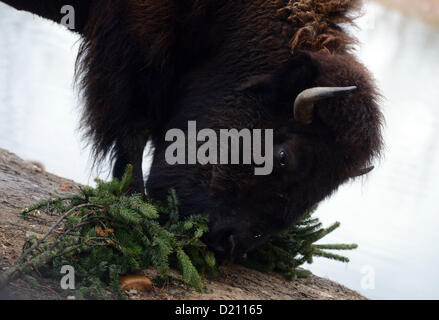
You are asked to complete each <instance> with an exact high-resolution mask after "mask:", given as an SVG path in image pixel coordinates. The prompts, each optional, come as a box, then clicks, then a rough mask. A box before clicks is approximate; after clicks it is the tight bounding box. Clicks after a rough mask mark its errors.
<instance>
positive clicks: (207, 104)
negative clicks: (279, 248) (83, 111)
mask: <svg viewBox="0 0 439 320" xmlns="http://www.w3.org/2000/svg"><path fill="white" fill-rule="evenodd" d="M256 2H257V3H254V2H253V4H247V5H246V7H245V10H243V8H242V7H240V6H239V5H238V4H236V2H234V3H233V4H232V3H229V4H228V5H226V6H225V7H223V8H222V10H223V11H224V12H227V13H228V16H227V18H225V17H222V16H220V17H219V18H217V19H218V20H215V19H212V21H210V23H211V24H212V23H213V27H211V29H210V30H211V32H214V34H215V35H216V37H215V41H214V42H212V46H213V47H212V48H211V50H212V51H211V52H210V54H209V55H208V58H206V59H205V60H203V61H202V62H200V63H199V64H197V65H196V66H194V67H193V68H191V69H190V70H188V71H187V72H186V73H185V74H184V75H182V77H181V78H180V80H179V83H178V86H177V87H176V89H175V91H174V94H173V96H174V99H173V100H174V102H173V108H174V110H175V114H174V115H173V117H172V118H171V119H170V121H169V122H168V123H167V125H166V126H165V130H163V134H164V133H165V132H166V131H167V130H169V129H172V128H179V129H181V130H183V131H185V130H186V131H187V124H188V121H193V120H195V121H197V125H198V129H199V130H202V129H205V128H213V129H215V130H216V131H219V130H220V129H223V128H227V129H231V128H235V129H238V130H241V129H245V128H247V129H273V134H274V138H273V158H274V159H273V160H274V167H273V171H272V173H271V174H270V175H266V176H257V175H255V174H254V166H255V164H253V165H242V164H241V165H221V164H211V163H209V164H205V165H201V164H197V165H177V166H172V165H169V164H168V163H167V162H166V161H165V154H166V149H167V147H168V146H169V143H163V141H164V140H165V139H164V135H163V134H162V136H161V137H160V139H159V142H158V143H156V144H155V154H154V162H153V166H152V169H151V173H150V176H149V179H148V183H147V190H149V192H151V194H152V195H153V196H154V197H158V198H160V197H162V195H164V194H166V190H168V189H169V188H175V189H176V190H177V194H178V195H179V197H180V205H181V212H182V213H183V214H195V213H208V214H209V217H210V233H209V234H208V236H207V237H206V239H205V240H206V242H207V243H208V245H209V246H210V247H211V248H213V249H214V250H215V251H216V252H217V253H220V254H222V255H224V256H226V257H230V256H235V255H239V254H242V253H244V252H246V251H248V250H250V249H252V248H253V247H254V246H256V245H257V244H259V243H261V242H262V241H264V240H266V239H267V238H268V237H270V235H272V234H274V233H276V232H279V231H281V230H285V229H286V228H288V227H290V226H291V225H292V224H293V223H295V221H297V219H298V218H300V216H301V215H303V214H304V213H305V212H306V211H307V210H310V209H311V208H312V207H313V206H315V205H316V204H317V203H318V202H320V201H321V200H323V199H324V198H326V197H327V196H329V195H331V194H332V193H333V192H334V191H335V190H336V189H337V188H338V186H340V185H341V184H343V183H344V182H346V181H348V180H350V179H353V178H355V177H358V176H361V175H363V174H366V173H368V172H369V171H370V170H371V162H372V160H373V159H374V157H376V156H378V155H379V152H380V150H381V146H382V140H381V123H382V114H381V113H380V111H379V107H378V105H377V98H378V94H377V90H376V89H375V85H374V82H373V80H372V79H371V76H370V74H369V72H368V71H367V70H366V68H365V67H364V66H363V65H361V64H360V63H359V62H358V61H357V59H356V57H355V56H354V55H353V54H351V53H350V47H349V45H350V44H351V43H353V39H351V38H350V37H349V36H348V35H347V34H346V33H345V32H344V31H343V29H342V28H341V27H340V25H339V23H342V22H349V21H350V18H349V17H348V12H349V11H350V10H351V9H353V8H354V5H355V4H357V2H356V1H293V2H288V1H278V2H276V1H256ZM275 2H276V3H277V5H279V6H280V5H281V3H282V5H284V4H285V2H288V3H289V4H288V5H286V7H281V8H274V6H275V4H274V3H275ZM274 12H276V13H277V14H278V15H279V16H277V18H278V19H275V18H273V14H274ZM215 22H216V23H220V27H218V25H216V24H215ZM220 37H222V38H220ZM215 45H216V46H215ZM262 145H264V143H262ZM188 147H189V146H188ZM243 148H244V146H243V145H241V151H244V152H245V150H242V149H243ZM247 151H249V150H247ZM250 152H251V150H250Z"/></svg>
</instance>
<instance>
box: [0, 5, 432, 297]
mask: <svg viewBox="0 0 439 320" xmlns="http://www.w3.org/2000/svg"><path fill="white" fill-rule="evenodd" d="M366 9H367V11H366V15H365V16H364V17H362V18H361V19H360V20H359V21H358V25H359V26H360V28H361V30H360V31H358V30H357V31H353V32H355V33H357V34H358V36H359V38H360V41H361V46H360V48H359V50H358V54H359V56H360V59H361V60H362V61H363V62H364V63H365V64H366V65H367V66H368V67H369V68H370V70H372V72H373V73H374V75H375V77H376V79H377V81H378V83H379V87H380V88H381V91H382V93H383V96H384V97H385V99H383V103H382V104H383V107H384V113H385V117H386V129H385V142H386V152H385V155H384V157H383V159H382V160H381V161H380V162H379V163H377V168H376V169H375V171H374V172H373V173H372V174H371V175H370V176H369V177H368V178H367V179H364V180H362V181H358V182H355V183H352V184H349V185H346V186H343V187H342V188H341V189H340V190H339V192H338V193H337V194H336V195H335V196H333V197H332V198H331V199H329V200H327V201H325V202H324V203H322V205H321V206H320V208H319V211H318V216H319V217H320V218H321V220H322V221H323V222H324V223H325V224H326V225H329V224H331V223H333V222H335V221H340V222H342V226H341V228H340V229H339V230H337V231H336V232H335V233H334V234H333V235H330V236H328V238H327V239H325V242H354V243H358V244H359V246H360V247H359V249H358V250H356V251H354V252H347V253H346V255H347V256H349V257H350V259H351V262H350V263H349V264H341V263H338V262H332V261H328V260H324V259H316V261H315V263H314V264H313V265H311V266H309V268H310V269H311V270H312V271H313V272H314V273H316V274H317V275H321V276H326V277H329V278H330V279H333V280H336V281H338V282H340V283H343V284H345V285H347V286H349V287H351V288H353V289H356V290H358V291H360V292H361V293H363V294H365V295H366V296H367V297H370V298H375V299H380V298H383V299H393V298H402V299H404V298H414V299H433V298H436V299H439V272H438V270H439V257H438V255H437V252H438V244H439V232H438V231H437V226H438V225H439V209H438V204H437V203H438V200H439V142H438V139H439V106H438V101H439V81H438V78H439V32H438V30H436V29H434V28H431V27H429V26H427V25H424V24H423V23H422V22H420V21H418V20H415V19H411V18H407V17H405V16H402V15H401V14H399V13H398V12H395V11H391V10H387V9H384V8H383V7H381V6H379V5H376V4H369V5H368V6H367V8H366ZM77 41H78V38H77V37H76V36H75V35H73V34H70V33H69V32H67V31H64V30H63V29H62V28H60V27H58V26H56V25H54V24H52V23H49V22H46V21H42V20H41V19H39V18H33V17H31V16H30V15H27V14H23V13H18V12H15V11H13V10H11V9H10V8H8V7H6V6H5V5H2V4H0V148H5V149H8V150H10V151H13V152H15V153H17V154H18V155H19V156H21V157H23V158H25V159H30V160H38V161H40V162H42V163H43V164H44V165H45V166H46V169H47V170H48V171H50V172H53V173H56V174H58V175H61V176H64V177H68V178H71V179H74V180H76V181H78V182H82V183H92V182H93V178H94V177H95V176H96V172H92V171H91V169H90V167H91V161H90V159H89V149H88V148H87V147H86V146H85V145H84V143H81V140H80V133H79V132H78V131H77V125H78V119H79V108H78V107H77V106H78V105H79V103H78V99H77V96H76V93H75V91H74V90H73V70H74V61H75V57H76V53H77V50H78V42H77ZM99 175H100V176H101V177H102V178H106V177H108V172H106V170H103V172H99Z"/></svg>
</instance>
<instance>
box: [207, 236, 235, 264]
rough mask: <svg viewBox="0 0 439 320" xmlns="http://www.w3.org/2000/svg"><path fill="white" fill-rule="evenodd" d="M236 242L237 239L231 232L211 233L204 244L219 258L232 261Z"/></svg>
mask: <svg viewBox="0 0 439 320" xmlns="http://www.w3.org/2000/svg"><path fill="white" fill-rule="evenodd" d="M236 240H237V237H236V236H235V235H234V234H233V233H232V232H224V231H220V232H211V233H209V235H208V238H207V241H206V244H207V245H208V247H209V248H210V249H212V250H213V251H214V252H215V253H216V254H217V255H218V256H219V257H221V258H224V259H231V260H232V259H233V257H234V255H235V249H236Z"/></svg>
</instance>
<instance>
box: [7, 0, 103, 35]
mask: <svg viewBox="0 0 439 320" xmlns="http://www.w3.org/2000/svg"><path fill="white" fill-rule="evenodd" d="M0 1H1V2H3V3H6V4H7V5H10V6H11V7H14V8H15V9H17V10H20V11H27V12H30V13H33V14H36V15H38V16H40V17H43V18H46V19H49V20H52V21H54V22H56V23H59V24H63V25H65V26H66V27H68V28H69V29H70V30H72V31H74V32H78V33H81V34H82V31H83V29H84V27H85V25H86V24H87V21H88V16H89V11H90V7H91V5H92V4H93V3H94V2H95V1H93V0H50V1H47V0H0Z"/></svg>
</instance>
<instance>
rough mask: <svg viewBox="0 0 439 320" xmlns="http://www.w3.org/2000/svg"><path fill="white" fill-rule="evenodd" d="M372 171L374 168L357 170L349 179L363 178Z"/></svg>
mask: <svg viewBox="0 0 439 320" xmlns="http://www.w3.org/2000/svg"><path fill="white" fill-rule="evenodd" d="M373 169H375V167H369V168H363V169H360V170H358V172H355V173H354V174H353V175H351V178H357V177H361V176H364V175H366V174H368V173H370V172H372V170H373Z"/></svg>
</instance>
